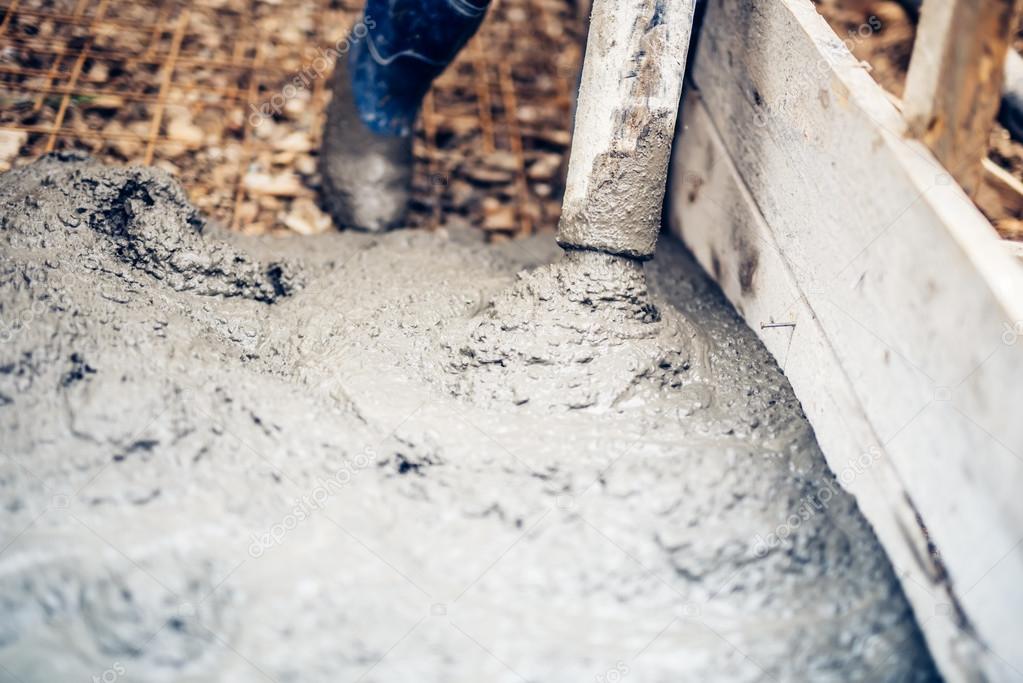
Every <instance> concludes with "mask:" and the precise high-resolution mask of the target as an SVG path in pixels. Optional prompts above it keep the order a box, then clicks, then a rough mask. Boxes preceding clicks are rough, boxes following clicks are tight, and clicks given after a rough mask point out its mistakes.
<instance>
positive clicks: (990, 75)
mask: <svg viewBox="0 0 1023 683" xmlns="http://www.w3.org/2000/svg"><path fill="white" fill-rule="evenodd" d="M1021 6H1023V2H1021V0H927V2H925V3H924V4H923V7H922V9H921V11H920V22H919V25H918V27H917V38H916V43H915V45H914V47H913V58H912V60H911V61H910V66H909V73H908V75H907V78H906V93H905V96H904V110H905V115H906V121H907V123H908V124H909V130H910V133H912V134H913V135H914V136H916V137H918V138H919V139H920V140H922V141H923V142H924V144H926V145H927V146H928V147H929V148H930V149H931V150H932V151H933V152H934V155H935V156H936V157H937V159H938V161H940V162H941V163H942V164H943V165H944V166H945V168H947V169H948V170H949V172H950V173H951V174H952V177H954V178H955V179H956V180H957V181H958V182H959V184H960V185H962V187H963V189H964V190H966V192H967V194H969V195H970V196H974V195H975V194H976V192H977V190H978V189H979V187H980V185H981V180H982V176H983V171H982V169H981V161H982V160H983V159H984V157H985V156H986V154H987V147H988V135H989V134H990V132H991V124H992V123H993V122H994V120H995V116H996V115H997V114H998V107H999V105H1000V103H1001V99H1002V82H1003V79H1004V65H1005V57H1006V54H1007V52H1008V50H1009V43H1010V41H1011V40H1012V37H1013V35H1014V34H1015V31H1016V25H1017V23H1016V18H1017V17H1018V16H1019V8H1020V7H1021Z"/></svg>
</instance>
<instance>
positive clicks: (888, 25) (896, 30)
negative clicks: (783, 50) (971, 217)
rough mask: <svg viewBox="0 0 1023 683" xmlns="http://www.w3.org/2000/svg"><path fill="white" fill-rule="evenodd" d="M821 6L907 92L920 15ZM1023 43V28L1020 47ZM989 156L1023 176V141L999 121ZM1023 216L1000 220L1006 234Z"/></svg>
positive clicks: (857, 3) (1016, 232)
mask: <svg viewBox="0 0 1023 683" xmlns="http://www.w3.org/2000/svg"><path fill="white" fill-rule="evenodd" d="M815 2H816V3H817V9H818V11H820V13H821V14H822V15H823V16H824V18H825V19H827V21H828V23H829V24H830V25H831V27H832V28H833V29H834V30H835V32H836V33H837V34H838V35H839V37H840V38H842V40H843V41H845V44H846V45H847V46H848V47H849V49H850V50H851V51H852V53H853V55H855V56H856V57H857V58H858V59H861V60H863V61H865V62H867V63H868V64H870V67H871V75H873V77H874V79H875V80H876V81H877V82H878V83H880V84H881V86H882V87H883V88H884V89H885V90H887V91H888V92H890V93H891V94H892V95H894V96H895V97H899V98H901V97H902V94H903V90H904V88H905V85H906V72H907V70H908V69H909V62H910V58H911V57H912V54H913V41H914V40H915V38H916V25H915V23H914V21H915V18H914V17H913V16H911V15H910V14H909V13H908V12H907V11H906V9H905V8H904V7H903V6H902V5H901V4H899V3H898V2H893V1H892V0H881V1H879V2H870V1H869V0H815ZM1020 48H1023V34H1021V35H1020V36H1018V37H1017V40H1016V49H1020ZM988 157H989V158H990V159H991V160H992V161H994V162H995V163H996V164H998V165H999V166H1001V167H1002V168H1005V169H1006V170H1008V171H1010V172H1011V173H1012V174H1013V175H1014V176H1016V177H1017V178H1019V179H1023V144H1021V143H1020V142H1018V141H1016V140H1013V139H1012V137H1011V136H1010V135H1009V131H1007V130H1006V129H1005V128H1004V127H1003V126H1001V125H999V124H998V123H997V122H996V123H995V125H994V126H993V128H992V130H991V138H990V143H989V151H988ZM1020 219H1023V216H1016V217H1015V218H1014V219H1003V220H998V221H995V228H996V229H997V230H998V232H999V234H1000V235H1002V237H1004V238H1006V239H1013V240H1023V221H1021V220H1020Z"/></svg>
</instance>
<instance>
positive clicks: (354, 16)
mask: <svg viewBox="0 0 1023 683" xmlns="http://www.w3.org/2000/svg"><path fill="white" fill-rule="evenodd" d="M360 10H361V3H358V2H348V1H347V0H306V1H305V2H281V1H279V0H273V1H270V2H267V1H261V0H164V1H159V0H155V1H153V2H146V3H137V2H129V1H128V0H11V1H10V2H9V3H8V4H6V5H5V6H3V7H0V101H2V103H3V106H2V107H0V135H2V136H3V140H2V142H3V147H5V148H6V149H8V150H12V149H14V150H16V154H13V155H11V157H9V158H6V159H0V164H3V166H9V165H19V164H23V163H27V162H28V161H30V160H31V159H33V158H35V157H36V156H38V155H40V154H42V153H45V152H48V151H53V150H61V149H80V150H85V151H88V152H90V153H92V154H94V155H96V156H98V157H100V158H102V159H104V160H108V161H112V162H119V163H125V162H128V163H143V164H153V165H156V166H159V167H162V168H164V169H166V170H167V171H169V172H170V173H172V174H173V175H175V176H176V177H177V178H178V179H179V180H181V182H182V183H183V184H184V186H185V187H186V188H187V189H188V192H189V194H190V196H191V197H192V200H193V201H194V202H195V203H196V204H197V205H198V206H199V207H200V208H201V209H203V210H204V211H206V212H207V213H209V214H211V215H212V216H214V217H215V218H217V219H218V220H219V221H221V222H222V223H225V224H227V225H230V226H232V227H233V228H235V229H238V230H242V231H244V232H253V233H261V232H279V231H288V230H293V231H297V232H302V233H309V232H319V231H321V230H325V229H327V228H328V227H329V221H328V220H327V219H326V217H325V216H324V215H323V214H322V213H321V212H320V211H319V209H318V207H317V203H316V187H317V184H318V182H319V180H318V177H317V174H316V162H315V156H316V150H317V148H318V146H319V137H320V126H321V124H322V115H323V109H324V105H325V103H326V101H327V100H328V98H329V93H328V92H327V90H326V87H325V86H326V83H327V75H328V74H327V72H328V71H329V70H330V68H332V66H333V65H332V64H331V63H330V60H329V59H325V55H328V54H329V53H328V52H327V50H328V48H330V47H332V46H334V47H336V46H338V45H342V46H343V45H344V43H343V40H344V38H345V37H346V36H347V35H348V33H349V31H350V29H351V28H352V26H353V25H354V22H356V21H357V20H358V18H359V14H360ZM579 32H580V22H579V21H578V19H577V14H576V10H575V8H574V7H573V6H572V5H571V4H570V3H569V1H568V0H498V1H497V2H496V3H494V5H493V6H492V7H491V9H490V13H489V17H488V18H487V21H486V22H485V23H484V25H483V27H482V28H481V30H480V32H479V34H478V35H477V36H476V37H475V38H474V39H473V40H472V41H471V42H470V44H469V45H468V46H467V48H466V49H465V50H464V51H463V52H462V54H461V55H460V56H459V58H458V60H457V61H456V62H455V63H454V64H453V65H452V66H451V67H450V68H449V69H448V70H447V71H446V72H445V73H444V75H442V76H441V78H439V79H438V80H437V82H436V83H435V84H434V88H433V89H432V90H431V92H430V94H429V95H428V96H427V99H426V101H425V103H424V107H423V112H422V116H421V122H420V126H419V130H418V131H417V140H416V145H415V155H416V158H417V162H418V164H417V174H416V177H415V181H414V201H413V204H412V214H411V217H410V222H411V223H412V224H413V225H418V226H429V227H435V226H437V225H439V224H442V223H444V222H446V221H449V220H453V219H456V218H461V219H465V220H468V221H470V222H471V223H473V224H475V225H479V226H481V227H483V228H484V229H486V230H487V231H488V233H489V234H491V235H492V236H493V237H495V238H497V239H501V238H506V237H509V236H513V235H521V234H525V233H529V232H531V231H532V230H534V229H538V228H541V229H542V228H550V227H553V226H554V225H555V224H556V222H557V218H558V213H559V210H560V201H559V198H558V195H559V184H560V178H561V167H562V162H563V158H564V155H565V154H566V153H567V148H568V143H569V123H570V109H571V96H572V91H573V88H574V84H575V79H576V73H577V69H578V65H579V61H580V59H581V48H580V43H581V41H580V35H579Z"/></svg>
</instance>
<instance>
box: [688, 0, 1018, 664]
mask: <svg viewBox="0 0 1023 683" xmlns="http://www.w3.org/2000/svg"><path fill="white" fill-rule="evenodd" d="M707 4H708V7H707V11H706V15H705V17H704V21H703V25H702V28H701V32H700V36H699V42H698V45H697V47H696V50H695V54H694V56H693V58H692V67H691V83H690V85H689V87H687V92H686V95H685V100H684V103H683V111H682V114H681V122H680V125H679V128H678V139H677V141H676V145H675V150H674V157H673V162H672V176H671V177H672V179H671V181H670V188H669V198H668V202H669V209H668V213H669V216H670V229H671V230H672V231H673V232H674V233H676V234H677V235H679V236H680V237H681V238H682V239H683V240H684V241H685V242H686V243H687V244H688V245H689V247H690V248H691V250H692V251H693V253H694V255H695V256H696V258H697V259H698V260H699V261H700V263H701V264H702V265H703V266H704V268H706V270H707V271H708V272H709V273H711V274H712V276H713V277H714V278H715V279H716V280H717V281H718V282H719V283H720V285H721V287H722V289H723V291H724V293H725V294H726V296H727V297H728V298H729V299H730V300H731V301H732V303H733V304H734V305H735V306H736V308H737V309H738V310H739V311H740V313H741V314H742V315H743V316H744V317H745V319H746V320H747V322H748V323H749V324H750V326H751V327H752V328H753V329H754V330H755V331H756V332H757V333H758V335H759V336H760V338H761V339H762V340H763V342H764V343H765V344H766V345H767V347H768V349H770V351H771V352H772V353H773V354H774V356H775V358H776V359H777V360H778V362H779V364H780V365H781V366H782V368H783V369H784V371H785V373H786V375H787V376H788V378H789V379H790V381H791V382H792V385H793V387H794V388H795V391H796V393H797V395H798V396H799V398H800V400H801V401H802V404H803V407H804V409H805V411H806V413H807V415H808V416H809V418H810V421H811V423H812V424H813V426H814V429H815V431H816V433H817V437H818V440H819V442H820V444H821V446H822V449H823V450H824V452H825V454H826V457H827V459H828V461H829V464H830V465H831V467H832V469H833V470H834V471H835V473H836V475H837V476H838V478H839V480H840V481H841V482H842V484H843V485H845V486H846V487H847V488H848V489H849V490H850V491H851V492H852V493H853V494H854V495H855V496H856V498H857V500H858V501H859V504H860V507H861V508H862V510H863V512H864V514H865V515H866V517H867V518H868V519H869V520H870V522H871V523H872V525H873V526H874V528H875V530H876V532H877V535H878V537H879V539H880V540H881V542H882V544H883V545H884V546H885V548H886V550H887V552H888V554H889V555H890V557H891V560H892V562H893V564H894V567H895V569H896V572H897V573H898V576H899V578H900V579H901V581H902V585H903V587H904V589H905V592H906V595H907V597H908V598H909V600H910V602H911V604H912V606H913V608H914V611H915V612H916V616H917V619H918V621H919V623H920V626H921V628H922V629H923V631H924V633H925V635H926V638H927V640H928V643H929V646H930V647H931V650H932V652H933V654H934V656H935V659H936V661H937V662H938V664H939V666H940V668H941V671H942V672H943V674H944V675H945V677H946V678H947V679H948V680H950V681H978V680H995V681H997V680H1018V678H1019V677H1020V676H1023V673H1021V672H1023V649H1021V648H1020V647H1019V645H1020V643H1021V642H1023V496H1021V495H1020V491H1021V490H1023V420H1020V419H1019V410H1020V406H1021V405H1023V267H1021V265H1020V262H1019V261H1018V260H1017V259H1016V258H1015V256H1014V255H1012V254H1011V253H1010V250H1009V249H1007V248H1006V246H1005V245H1004V244H1003V242H1002V241H1001V240H999V238H998V236H997V235H996V233H995V231H994V230H993V229H992V227H991V225H990V223H989V222H988V220H987V219H986V218H985V217H984V216H983V215H982V214H981V213H980V212H979V211H978V209H977V208H976V205H975V203H974V202H973V201H972V200H971V198H970V196H968V194H967V193H966V192H965V191H964V189H963V187H962V185H960V183H959V182H957V180H956V179H957V178H961V179H962V178H967V179H968V180H965V181H964V182H968V183H972V187H971V189H973V190H974V191H975V189H976V187H977V186H976V182H977V181H976V178H977V175H976V173H977V171H978V169H977V168H976V167H974V166H969V165H968V164H969V163H973V162H958V163H957V164H956V165H955V167H952V166H950V167H948V168H946V166H944V165H942V163H940V162H939V161H938V159H937V158H936V157H935V154H934V152H932V150H931V148H930V147H929V146H928V144H929V145H931V146H932V147H933V148H934V149H937V150H938V153H939V154H942V155H944V154H946V150H947V148H946V147H943V146H942V144H944V143H943V142H942V143H940V144H936V143H935V141H934V139H933V136H934V135H936V134H937V133H939V132H941V131H937V129H936V127H935V126H933V125H924V126H923V127H922V131H923V134H922V137H924V139H925V140H926V141H927V143H928V144H925V143H924V142H922V141H920V140H918V139H915V137H914V134H915V133H919V132H920V131H915V130H914V129H913V128H912V127H911V126H909V125H907V122H906V119H905V118H904V116H903V115H902V113H901V111H900V109H899V107H898V106H897V105H898V103H896V102H893V101H892V99H891V98H890V97H889V96H887V95H886V94H885V93H884V92H883V91H882V90H881V88H880V87H879V86H878V85H877V84H876V83H875V82H874V81H873V80H872V78H871V77H870V75H869V74H868V72H867V71H866V70H865V69H864V68H863V65H862V64H860V63H859V62H857V60H855V59H854V58H853V57H852V55H851V54H850V53H849V51H848V50H847V49H846V47H845V45H844V44H843V43H842V42H841V41H840V40H839V39H838V37H837V36H836V35H835V33H834V32H833V31H832V30H831V29H830V28H829V27H828V26H827V24H826V23H825V22H824V20H823V19H822V18H821V17H820V16H819V15H818V14H817V12H816V11H815V9H814V7H813V5H812V4H811V3H810V2H807V1H806V0H771V1H770V2H757V1H756V0H710V1H709V2H708V3H707ZM939 4H940V3H939ZM953 4H956V3H954V2H951V1H950V2H949V3H948V5H953ZM980 4H987V5H991V4H994V3H980ZM924 11H925V12H926V11H927V10H926V6H925V10H924ZM946 23H947V24H948V22H946ZM948 25H949V26H951V24H948ZM922 28H923V27H922ZM960 28H962V26H960ZM957 35H959V34H957ZM969 39H970V37H969V35H968V34H967V35H963V36H960V37H959V38H958V40H959V43H960V45H959V48H960V49H964V48H963V43H964V42H967V41H968V40H969ZM924 47H927V49H934V48H933V45H932V46H921V45H919V41H918V47H917V53H919V52H920V50H922V49H924ZM946 47H947V46H945V47H942V46H940V45H939V46H938V48H937V49H939V50H945V49H946ZM952 49H954V48H952ZM981 52H983V50H981ZM995 54H996V55H997V50H996V51H995ZM1002 54H1004V50H1003V51H1002ZM923 59H924V60H925V61H923V62H921V63H920V64H921V65H923V68H924V69H935V68H938V69H943V68H969V64H968V65H966V67H948V66H947V65H948V60H944V59H928V58H926V57H925V58H923ZM936 64H937V65H939V66H935V65H936ZM996 67H997V64H996ZM914 68H917V66H916V65H913V66H911V73H910V80H911V81H912V80H913V79H914V77H916V78H919V79H920V80H919V82H918V84H917V86H914V90H912V91H910V93H907V97H910V96H912V97H918V98H920V99H919V101H917V102H915V103H913V104H912V107H910V108H912V109H914V110H915V111H922V110H925V109H926V108H927V107H941V106H946V105H944V104H943V103H942V102H940V101H938V102H935V101H934V100H935V98H937V97H939V96H942V97H943V96H944V94H945V93H943V92H941V91H940V88H938V87H936V86H939V85H941V84H942V82H943V81H942V79H943V78H944V79H945V80H944V86H945V87H949V81H948V74H947V73H946V74H944V75H942V74H935V73H929V74H928V73H918V74H917V75H916V76H914V74H913V73H912V72H913V69H914ZM984 73H985V74H986V75H990V74H991V73H993V72H992V71H991V70H990V69H989V68H988V69H986V70H985V71H984ZM961 76H962V74H959V75H958V77H961ZM974 86H976V87H977V90H976V91H975V94H974V96H975V97H980V98H984V97H989V95H990V89H991V88H997V87H998V84H997V83H995V84H987V85H983V84H982V85H980V86H977V84H976V83H974ZM913 92H915V93H916V94H913ZM978 92H979V93H981V94H976V93H978ZM984 93H986V94H984ZM963 96H964V97H966V96H967V95H965V94H964V95H963ZM927 98H931V99H930V100H928V99H927ZM945 99H946V100H947V101H951V102H953V103H954V102H955V101H956V98H954V97H953V98H945ZM907 104H908V103H907ZM978 106H979V107H980V108H983V109H985V112H986V113H985V114H984V115H985V116H987V115H991V116H993V113H992V112H991V111H990V110H991V106H992V105H991V103H990V100H989V99H988V100H987V101H985V102H980V103H979V105H978ZM967 109H968V108H967ZM927 116H929V117H931V118H930V119H928V120H929V121H932V120H933V116H934V113H933V110H932V111H931V113H930V114H928V115H927ZM928 133H929V134H930V135H931V136H932V137H931V139H928ZM944 133H945V134H959V132H957V131H955V130H952V131H949V130H945V131H944ZM956 149H957V150H958V151H957V154H960V155H963V154H964V152H965V155H964V156H963V157H959V158H972V159H975V161H976V163H983V161H982V159H981V156H982V155H977V154H976V150H970V149H968V148H967V149H965V150H964V148H963V147H961V146H960V147H957V148H956ZM942 158H951V157H948V156H943V157H942Z"/></svg>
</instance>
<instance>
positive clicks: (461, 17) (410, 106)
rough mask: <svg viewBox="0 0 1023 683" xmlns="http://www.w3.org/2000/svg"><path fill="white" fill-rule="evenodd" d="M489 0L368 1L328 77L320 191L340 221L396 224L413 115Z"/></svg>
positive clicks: (404, 203)
mask: <svg viewBox="0 0 1023 683" xmlns="http://www.w3.org/2000/svg"><path fill="white" fill-rule="evenodd" d="M486 3H487V0H369V1H368V2H367V3H366V9H365V12H364V14H363V18H362V21H360V22H359V23H358V24H356V26H355V28H354V29H353V30H352V32H351V34H350V36H349V38H348V43H347V44H348V45H350V49H349V51H348V52H347V54H341V55H340V56H339V57H338V59H337V65H336V67H335V69H334V75H333V77H332V82H331V89H332V91H333V95H332V98H331V101H330V105H329V106H328V107H327V122H326V127H325V129H324V132H323V148H322V149H321V151H320V172H321V176H322V179H323V198H324V204H325V206H326V207H327V209H328V211H329V212H330V213H331V215H332V216H333V217H334V222H335V223H337V225H338V226H339V227H350V228H357V229H360V230H370V231H379V230H386V229H388V228H392V227H396V226H398V225H400V224H401V223H402V221H403V219H404V217H405V213H406V210H407V207H408V201H409V195H410V191H411V182H412V138H413V130H414V126H415V120H416V116H417V115H418V113H419V108H420V105H421V104H422V101H423V97H424V96H425V95H426V92H427V90H429V88H430V84H431V83H432V82H433V80H434V79H435V78H436V77H437V76H439V75H440V73H441V72H442V71H443V70H444V68H445V67H446V66H447V65H448V64H450V63H451V61H452V60H454V58H455V56H456V55H457V54H458V51H459V50H460V49H461V48H462V47H463V46H464V45H465V43H466V42H467V41H468V40H469V38H471V37H472V35H473V34H474V33H475V32H476V29H478V28H479V25H480V23H481V22H482V21H483V17H484V15H485V14H486V9H487V4H486Z"/></svg>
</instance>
